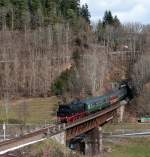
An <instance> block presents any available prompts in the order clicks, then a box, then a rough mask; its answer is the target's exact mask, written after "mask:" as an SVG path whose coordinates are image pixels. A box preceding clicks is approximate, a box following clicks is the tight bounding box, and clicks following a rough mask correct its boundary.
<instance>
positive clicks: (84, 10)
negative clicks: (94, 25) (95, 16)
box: [81, 4, 91, 23]
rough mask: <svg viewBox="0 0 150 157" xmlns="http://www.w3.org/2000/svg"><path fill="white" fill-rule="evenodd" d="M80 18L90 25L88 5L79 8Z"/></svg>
mask: <svg viewBox="0 0 150 157" xmlns="http://www.w3.org/2000/svg"><path fill="white" fill-rule="evenodd" d="M81 16H82V17H83V18H84V19H85V20H86V21H87V22H88V23H90V17H91V15H90V12H89V9H88V5H87V4H85V5H83V6H82V8H81Z"/></svg>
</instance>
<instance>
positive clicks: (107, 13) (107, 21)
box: [103, 10, 114, 27]
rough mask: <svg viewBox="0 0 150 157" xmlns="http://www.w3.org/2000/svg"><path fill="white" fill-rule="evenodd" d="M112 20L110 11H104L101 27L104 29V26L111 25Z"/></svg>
mask: <svg viewBox="0 0 150 157" xmlns="http://www.w3.org/2000/svg"><path fill="white" fill-rule="evenodd" d="M113 23H114V20H113V16H112V13H111V11H107V10H106V11H105V13H104V17H103V26H104V27H105V26H106V25H113Z"/></svg>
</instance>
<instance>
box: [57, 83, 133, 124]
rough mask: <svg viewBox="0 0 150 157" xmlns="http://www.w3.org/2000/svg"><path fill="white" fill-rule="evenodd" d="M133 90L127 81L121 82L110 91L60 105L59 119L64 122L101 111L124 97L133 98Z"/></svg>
mask: <svg viewBox="0 0 150 157" xmlns="http://www.w3.org/2000/svg"><path fill="white" fill-rule="evenodd" d="M131 98H132V91H131V88H130V87H129V86H128V84H127V83H125V82H123V83H121V84H120V85H119V86H118V88H115V89H114V90H112V91H111V92H110V93H108V94H106V95H103V96H97V97H93V98H89V99H85V100H80V101H74V102H71V103H69V104H64V105H59V108H58V111H57V119H58V121H59V122H62V123H70V122H74V121H75V120H77V119H80V118H83V117H85V116H88V115H90V114H92V113H95V112H97V111H101V110H103V109H105V108H107V107H109V106H110V105H113V104H116V103H117V102H119V101H121V100H124V99H131Z"/></svg>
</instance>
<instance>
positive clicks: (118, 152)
mask: <svg viewBox="0 0 150 157" xmlns="http://www.w3.org/2000/svg"><path fill="white" fill-rule="evenodd" d="M121 130H124V131H125V132H126V131H133V132H134V131H135V132H136V131H137V132H138V131H146V130H150V124H141V123H121V124H116V125H114V124H109V125H105V126H104V128H103V131H104V132H113V133H118V134H120V133H122V132H121ZM107 145H108V146H109V147H110V148H111V149H112V152H111V153H106V154H105V155H104V157H150V137H149V138H148V137H147V138H144V137H141V138H129V139H123V138H122V139H121V141H119V142H111V143H106V145H105V146H107Z"/></svg>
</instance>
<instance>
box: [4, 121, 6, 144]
mask: <svg viewBox="0 0 150 157" xmlns="http://www.w3.org/2000/svg"><path fill="white" fill-rule="evenodd" d="M3 131H4V141H5V140H6V124H5V122H4V123H3Z"/></svg>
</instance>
